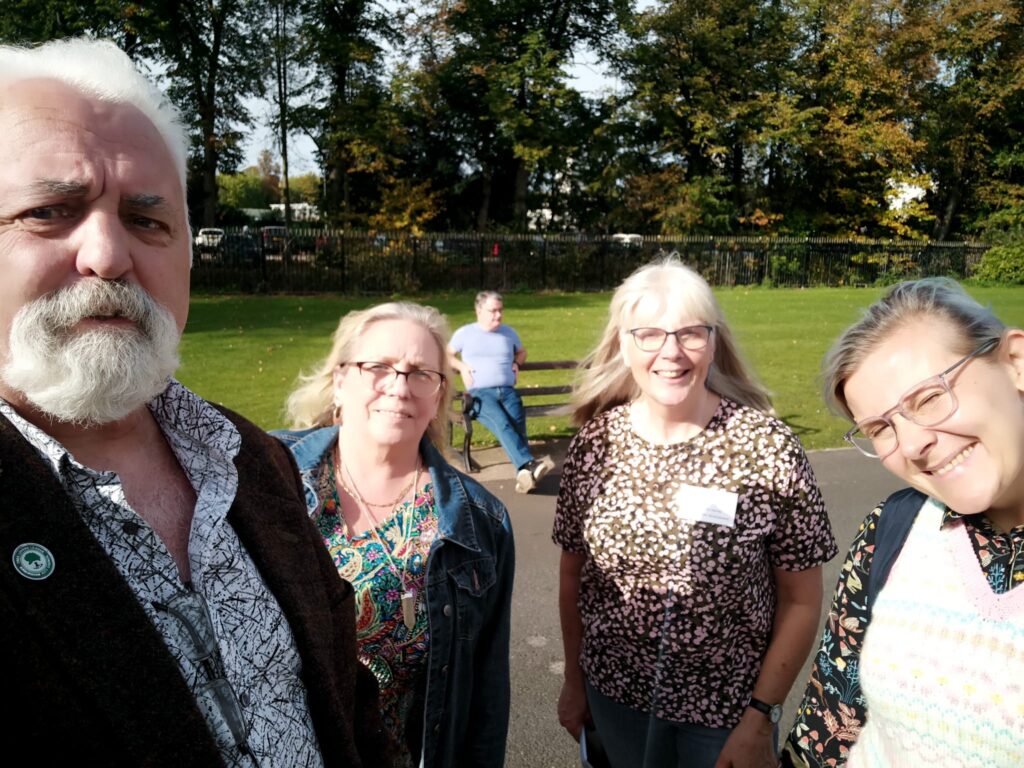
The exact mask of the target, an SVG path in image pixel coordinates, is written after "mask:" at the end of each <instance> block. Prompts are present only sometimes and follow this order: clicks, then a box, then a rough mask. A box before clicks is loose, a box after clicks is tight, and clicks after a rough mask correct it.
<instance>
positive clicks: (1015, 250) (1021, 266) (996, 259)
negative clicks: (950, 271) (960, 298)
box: [971, 242, 1024, 285]
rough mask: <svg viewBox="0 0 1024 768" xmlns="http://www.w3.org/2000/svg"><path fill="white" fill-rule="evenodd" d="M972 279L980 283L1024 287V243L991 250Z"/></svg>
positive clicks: (998, 246)
mask: <svg viewBox="0 0 1024 768" xmlns="http://www.w3.org/2000/svg"><path fill="white" fill-rule="evenodd" d="M971 277H972V278H973V279H974V280H976V281H977V282H979V283H999V284H1002V285H1024V242H1017V243H1014V244H1012V245H996V246H994V247H992V248H989V249H988V251H986V252H985V255H984V256H982V257H981V261H980V262H978V266H977V267H976V268H975V269H974V273H973V274H972V275H971Z"/></svg>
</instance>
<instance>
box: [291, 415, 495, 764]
mask: <svg viewBox="0 0 1024 768" xmlns="http://www.w3.org/2000/svg"><path fill="white" fill-rule="evenodd" d="M273 434H274V435H275V437H277V438H278V439H279V440H281V441H282V442H283V443H284V444H285V445H287V446H288V448H289V449H291V451H292V453H293V454H294V456H295V460H296V462H297V463H298V465H299V472H300V473H301V475H302V484H303V487H304V490H305V493H306V505H307V508H308V510H309V513H310V515H314V514H316V512H317V511H318V509H319V504H320V502H319V499H318V498H317V489H316V484H315V481H314V477H313V476H314V474H315V472H316V469H317V467H318V465H319V464H320V461H321V458H322V457H323V455H324V453H325V452H326V451H329V450H330V449H331V448H332V447H333V446H334V445H335V444H336V443H337V439H338V427H323V428H320V429H310V430H303V431H295V432H292V431H284V430H282V431H278V432H274V433H273ZM420 455H421V456H422V457H423V462H424V464H425V465H426V467H427V469H428V470H429V471H430V481H431V484H432V485H433V488H434V500H435V504H436V507H437V517H438V530H439V536H438V538H437V539H436V540H435V541H434V543H433V544H432V545H431V547H430V554H429V555H428V557H427V572H426V605H427V615H428V621H429V627H430V655H429V659H428V662H427V683H426V693H425V696H424V722H423V763H422V765H423V766H424V768H455V767H456V766H459V767H460V768H461V766H474V767H475V766H480V767H481V768H483V767H484V766H502V765H504V762H505V739H506V736H507V734H508V718H509V697H510V681H509V630H510V610H511V603H512V578H513V573H514V570H515V547H514V545H513V541H512V528H511V524H510V522H509V517H508V512H507V510H506V509H505V506H504V504H502V503H501V502H500V501H498V500H497V499H496V498H495V497H494V496H492V495H491V494H490V493H489V492H488V491H487V490H486V489H485V488H484V487H483V486H481V485H480V484H479V483H477V482H476V481H475V480H473V479H471V478H469V477H466V476H465V475H463V474H462V473H461V472H458V471H456V470H455V469H453V468H452V467H451V466H450V465H449V464H448V462H446V461H445V460H444V458H443V457H442V456H441V454H440V453H439V452H438V451H437V449H436V448H434V446H433V445H432V444H431V443H430V441H429V440H427V439H426V438H424V439H423V440H422V441H421V442H420Z"/></svg>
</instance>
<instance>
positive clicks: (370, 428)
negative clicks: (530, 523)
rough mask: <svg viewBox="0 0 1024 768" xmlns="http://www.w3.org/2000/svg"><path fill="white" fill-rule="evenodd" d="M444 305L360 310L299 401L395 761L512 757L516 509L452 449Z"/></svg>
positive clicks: (295, 408) (309, 484)
mask: <svg viewBox="0 0 1024 768" xmlns="http://www.w3.org/2000/svg"><path fill="white" fill-rule="evenodd" d="M447 344H448V325H447V322H446V321H445V319H444V318H443V316H441V314H440V313H438V312H437V310H435V309H433V308H430V307H422V306H419V305H417V304H409V303H391V304H381V305H379V306H376V307H372V308H370V309H367V310H364V311H361V312H351V313H349V314H348V315H346V316H345V317H343V318H342V320H341V322H340V324H339V325H338V329H337V331H336V332H335V334H334V344H333V346H332V349H331V352H330V354H328V356H327V357H326V358H325V359H324V360H323V361H322V362H321V363H320V365H319V366H318V367H317V369H316V370H315V371H314V372H313V373H312V374H309V375H307V376H304V377H302V381H303V383H302V385H301V386H300V387H299V388H298V389H297V390H296V391H295V392H293V393H292V395H291V396H290V397H289V400H288V411H289V414H290V415H291V417H292V422H293V424H294V426H295V427H297V428H305V429H297V430H294V431H288V432H280V433H277V436H278V437H279V438H280V439H281V440H282V441H283V442H284V443H285V444H286V445H288V447H289V448H290V449H291V450H292V453H293V454H294V455H295V458H296V461H297V462H298V465H299V470H300V471H301V473H302V477H303V482H304V485H305V488H306V494H307V499H306V501H307V507H308V511H309V514H310V516H311V517H312V518H313V520H314V522H315V523H316V524H317V526H318V528H319V529H320V533H321V534H322V536H323V538H324V543H325V544H326V546H327V549H328V551H329V552H330V554H331V557H332V558H333V559H334V562H335V565H336V566H337V568H338V572H339V573H340V574H341V576H342V577H344V578H345V579H347V580H349V581H351V582H352V584H353V586H354V587H355V590H356V602H357V605H358V617H357V622H356V625H357V640H358V642H359V647H360V659H361V661H362V662H363V663H364V664H366V665H367V666H368V667H369V668H370V669H371V670H372V671H373V673H374V675H375V676H376V678H377V683H378V685H379V686H380V689H381V704H382V709H383V715H384V722H385V725H386V727H387V730H388V731H389V733H390V735H391V737H392V742H393V747H394V752H395V754H394V755H390V756H389V755H379V756H378V757H377V759H376V760H374V761H373V764H374V765H379V766H381V767H382V768H385V767H391V766H419V765H423V766H429V767H431V768H433V767H434V766H439V767H444V766H451V765H457V764H461V762H460V760H461V759H462V757H461V756H463V755H467V754H472V755H474V758H473V762H474V765H480V766H500V765H502V764H503V763H504V758H505V736H506V731H507V727H508V715H509V685H510V683H509V658H508V643H509V626H510V617H509V608H510V601H511V595H512V577H513V568H514V552H513V544H512V531H511V528H510V526H509V519H508V513H507V511H506V510H505V507H504V506H503V505H502V504H501V502H499V501H498V500H497V499H496V498H494V497H493V496H492V495H491V494H490V493H488V492H487V491H486V490H485V489H484V488H483V487H482V486H480V485H479V484H477V483H476V482H474V481H473V480H471V479H469V478H468V477H466V476H464V475H462V474H460V473H459V472H457V471H456V470H454V469H453V468H452V467H451V466H449V465H448V463H447V462H446V461H445V460H444V459H443V458H442V456H441V451H442V450H443V449H444V447H445V445H446V443H447V440H446V429H447V418H446V414H447V412H448V408H449V406H450V403H451V397H452V390H451V386H450V383H449V382H450V381H451V368H450V365H449V362H448V356H447V354H446V352H445V350H446V348H447Z"/></svg>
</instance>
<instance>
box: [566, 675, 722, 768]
mask: <svg viewBox="0 0 1024 768" xmlns="http://www.w3.org/2000/svg"><path fill="white" fill-rule="evenodd" d="M586 687H587V704H588V705H589V706H590V716H591V717H592V718H594V726H595V727H596V728H597V733H598V736H600V738H601V741H602V743H603V744H604V748H605V751H606V752H607V753H608V759H609V761H610V762H611V764H612V768H714V765H715V761H716V760H718V755H719V753H721V751H722V747H724V746H725V741H726V739H728V738H729V734H730V733H731V732H732V731H731V729H729V728H707V727H705V726H702V725H692V724H690V723H673V722H670V721H668V720H662V719H660V718H657V717H655V716H654V715H650V714H648V713H646V712H641V711H640V710H637V709H633V708H632V707H627V706H625V705H624V704H619V703H618V702H617V701H615V700H613V699H609V698H608V697H607V696H605V695H604V694H603V693H601V692H600V691H598V690H597V689H596V688H594V687H593V686H592V685H591V684H590V682H589V681H588V682H587V683H586Z"/></svg>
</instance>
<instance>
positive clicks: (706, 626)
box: [553, 398, 836, 728]
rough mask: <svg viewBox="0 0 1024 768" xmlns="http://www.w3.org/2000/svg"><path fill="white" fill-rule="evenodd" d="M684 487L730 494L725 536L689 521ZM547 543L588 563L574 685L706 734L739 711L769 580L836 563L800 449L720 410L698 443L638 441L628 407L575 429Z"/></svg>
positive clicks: (734, 410) (752, 412) (740, 411)
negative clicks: (732, 505) (579, 677)
mask: <svg viewBox="0 0 1024 768" xmlns="http://www.w3.org/2000/svg"><path fill="white" fill-rule="evenodd" d="M686 486H696V487H699V488H705V489H717V490H719V491H725V492H728V493H730V494H735V502H736V509H735V520H734V524H733V525H732V526H729V525H727V524H715V523H710V522H701V521H699V520H697V519H695V518H697V517H700V515H699V514H695V510H694V509H692V508H689V507H692V506H693V505H692V504H691V500H692V498H693V496H694V494H693V493H692V492H689V491H688V490H687V488H686ZM684 507H687V508H686V509H684ZM553 538H554V541H555V543H556V544H558V545H559V546H560V547H562V548H563V549H564V550H567V551H569V552H576V553H581V554H585V555H586V556H587V558H586V562H585V564H584V566H583V570H582V573H581V583H580V597H579V608H580V615H581V618H582V620H583V646H582V652H581V660H580V661H581V665H582V667H583V672H584V674H585V675H586V677H587V680H588V681H589V682H590V683H591V684H592V685H593V686H595V687H596V688H597V689H598V690H600V691H601V692H602V693H603V694H605V695H606V696H609V697H610V698H612V699H614V700H615V701H617V702H619V703H621V704H624V705H626V706H629V707H632V708H634V709H638V710H640V711H644V712H651V713H653V714H655V715H656V716H657V717H660V718H663V719H666V720H670V721H674V722H681V723H694V724H698V725H702V726H706V727H711V728H731V727H733V726H735V725H736V723H737V722H738V721H739V719H740V716H741V715H742V713H743V710H744V709H745V707H746V705H747V701H748V700H749V698H750V692H751V691H752V690H753V687H754V682H755V681H756V679H757V675H758V672H759V671H760V665H761V659H762V657H763V656H764V652H765V650H766V648H767V646H768V641H769V637H770V633H771V629H772V622H773V619H774V613H775V605H776V592H775V581H774V578H773V569H775V568H782V569H785V570H790V571H799V570H804V569H807V568H811V567H814V566H817V565H820V564H821V563H823V562H825V561H827V560H829V559H830V558H831V557H833V556H834V555H835V553H836V544H835V540H834V539H833V537H832V530H831V527H830V525H829V521H828V516H827V514H826V513H825V506H824V503H823V502H822V498H821V493H820V491H819V490H818V485H817V482H816V480H815V478H814V473H813V471H812V470H811V466H810V464H809V463H808V461H807V457H806V455H805V454H804V451H803V449H802V447H801V446H800V442H799V440H797V438H796V437H795V436H794V435H793V433H792V432H791V431H790V430H789V428H788V427H787V426H786V425H785V424H783V423H782V422H781V421H779V420H778V419H776V418H774V417H772V416H769V415H767V414H764V413H762V412H760V411H758V410H756V409H753V408H749V407H746V406H743V405H739V404H738V403H735V402H733V401H731V400H728V399H725V398H723V399H722V401H721V403H720V404H719V406H718V409H717V410H716V412H715V414H714V415H713V416H712V418H711V421H710V422H709V423H708V425H707V427H706V428H705V429H704V430H703V431H702V432H701V433H699V434H698V435H696V436H695V437H693V438H692V439H690V440H688V441H685V442H682V443H676V444H672V445H658V444H653V443H649V442H647V441H646V440H644V439H643V438H641V437H640V436H638V435H637V434H636V433H635V432H634V431H633V429H632V426H631V424H630V417H629V406H628V405H622V406H619V407H616V408H612V409H610V410H608V411H606V412H605V413H602V414H600V415H599V416H597V417H595V418H594V419H592V420H591V421H590V422H589V423H587V424H586V425H585V426H584V427H583V429H582V430H580V432H579V434H577V436H576V437H575V438H574V439H573V442H572V444H571V446H570V448H569V455H568V457H567V459H566V463H565V468H564V470H563V473H562V485H561V490H560V492H559V496H558V505H557V508H556V512H555V526H554V535H553Z"/></svg>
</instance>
